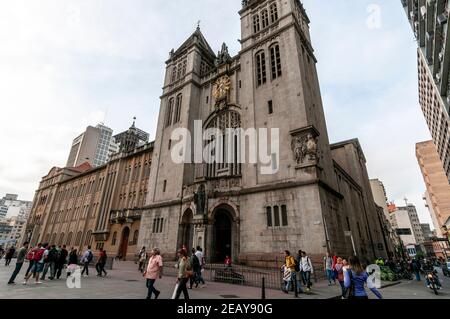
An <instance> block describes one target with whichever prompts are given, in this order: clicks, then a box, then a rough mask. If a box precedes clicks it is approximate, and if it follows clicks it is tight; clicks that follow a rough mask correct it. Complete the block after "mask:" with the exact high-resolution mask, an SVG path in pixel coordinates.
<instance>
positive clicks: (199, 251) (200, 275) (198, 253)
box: [195, 246, 206, 288]
mask: <svg viewBox="0 0 450 319" xmlns="http://www.w3.org/2000/svg"><path fill="white" fill-rule="evenodd" d="M195 256H197V258H198V260H199V262H200V269H198V272H197V274H196V276H197V280H198V282H199V283H201V284H202V288H205V287H206V283H205V280H204V279H203V271H204V269H205V265H206V262H205V256H204V255H203V251H202V248H201V247H200V246H197V250H196V252H195Z"/></svg>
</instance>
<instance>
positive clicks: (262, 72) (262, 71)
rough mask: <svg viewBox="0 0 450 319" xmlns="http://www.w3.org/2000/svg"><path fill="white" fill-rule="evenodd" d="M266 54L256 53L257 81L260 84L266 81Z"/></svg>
mask: <svg viewBox="0 0 450 319" xmlns="http://www.w3.org/2000/svg"><path fill="white" fill-rule="evenodd" d="M266 81H267V74H266V55H265V54H264V52H260V53H258V54H256V83H257V84H258V86H260V85H262V84H264V83H266Z"/></svg>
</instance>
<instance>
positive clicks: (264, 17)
mask: <svg viewBox="0 0 450 319" xmlns="http://www.w3.org/2000/svg"><path fill="white" fill-rule="evenodd" d="M261 20H262V28H263V29H264V28H267V27H268V26H269V13H268V12H267V10H263V11H261Z"/></svg>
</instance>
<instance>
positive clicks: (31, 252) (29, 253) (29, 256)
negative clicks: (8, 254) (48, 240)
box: [27, 249, 34, 261]
mask: <svg viewBox="0 0 450 319" xmlns="http://www.w3.org/2000/svg"><path fill="white" fill-rule="evenodd" d="M33 257H34V250H33V249H30V251H29V252H28V254H27V260H30V261H31V260H33Z"/></svg>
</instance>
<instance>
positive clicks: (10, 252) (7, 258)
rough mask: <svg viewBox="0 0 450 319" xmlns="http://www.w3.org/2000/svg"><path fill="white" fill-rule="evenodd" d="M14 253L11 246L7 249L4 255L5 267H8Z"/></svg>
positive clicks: (13, 248)
mask: <svg viewBox="0 0 450 319" xmlns="http://www.w3.org/2000/svg"><path fill="white" fill-rule="evenodd" d="M15 252H16V248H15V247H14V246H12V247H11V248H9V249H8V251H7V252H6V254H5V266H6V267H8V266H9V264H10V263H11V259H13V257H14V253H15Z"/></svg>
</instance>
